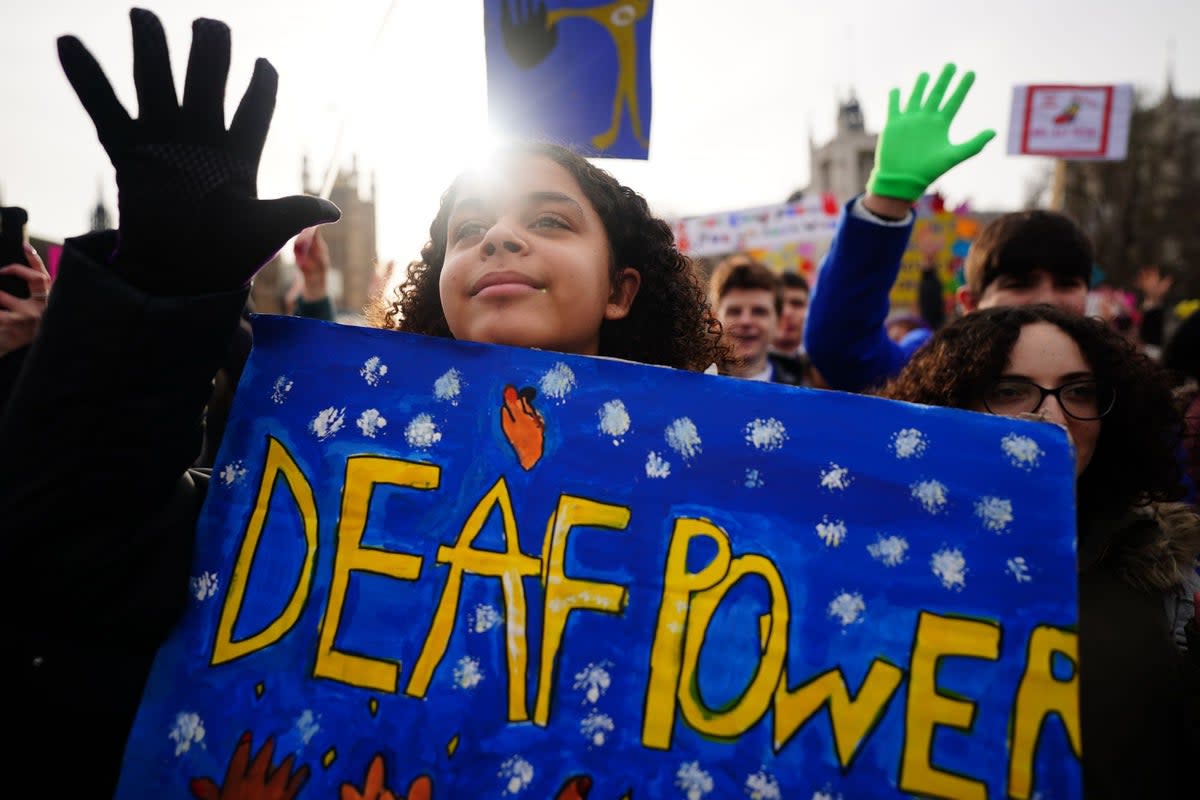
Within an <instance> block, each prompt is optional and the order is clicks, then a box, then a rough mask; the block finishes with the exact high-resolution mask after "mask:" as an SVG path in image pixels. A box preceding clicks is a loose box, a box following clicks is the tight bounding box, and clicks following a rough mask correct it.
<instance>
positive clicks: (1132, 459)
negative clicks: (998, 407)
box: [881, 305, 1184, 512]
mask: <svg viewBox="0 0 1200 800" xmlns="http://www.w3.org/2000/svg"><path fill="white" fill-rule="evenodd" d="M1036 322H1048V323H1050V324H1052V325H1054V326H1056V327H1058V328H1059V329H1060V330H1062V331H1063V332H1064V333H1066V334H1067V335H1068V336H1070V337H1071V339H1072V340H1073V341H1074V342H1075V344H1077V345H1078V346H1079V349H1080V351H1081V352H1082V353H1083V357H1084V359H1085V360H1086V361H1087V363H1088V365H1089V366H1090V367H1091V368H1092V371H1093V372H1094V373H1095V375H1096V378H1097V380H1099V381H1100V382H1101V383H1102V384H1107V385H1109V386H1111V387H1112V388H1113V389H1114V391H1115V392H1116V403H1115V404H1114V405H1113V409H1112V411H1110V412H1109V413H1108V414H1107V415H1106V416H1105V417H1104V418H1103V419H1102V420H1101V423H1100V438H1099V440H1098V441H1097V443H1096V450H1095V452H1094V453H1093V455H1092V459H1091V461H1090V462H1089V463H1088V466H1087V468H1086V469H1085V470H1084V472H1083V474H1082V475H1081V476H1080V478H1079V483H1078V488H1077V497H1078V507H1079V509H1080V511H1087V512H1094V511H1097V510H1102V509H1103V510H1114V511H1117V510H1123V509H1125V508H1128V507H1130V506H1134V505H1142V504H1146V503H1150V502H1156V501H1164V500H1174V499H1178V498H1180V497H1182V496H1183V494H1184V491H1183V486H1182V485H1181V478H1182V472H1181V468H1180V464H1179V461H1178V459H1177V457H1176V451H1177V447H1178V445H1179V441H1180V434H1181V420H1180V416H1179V412H1178V409H1177V405H1176V404H1175V403H1174V401H1173V399H1172V394H1171V385H1170V381H1169V379H1168V375H1167V373H1166V371H1165V370H1163V369H1162V367H1160V366H1159V365H1158V364H1157V363H1156V362H1154V361H1153V360H1151V359H1150V358H1149V357H1148V356H1146V355H1145V354H1143V353H1141V352H1139V351H1138V350H1137V348H1136V347H1135V346H1134V345H1133V344H1132V343H1130V342H1129V341H1128V340H1126V339H1125V338H1124V337H1122V336H1121V335H1120V334H1118V333H1117V332H1116V331H1114V330H1113V329H1112V328H1111V327H1110V326H1109V325H1108V324H1106V323H1104V322H1103V321H1101V320H1098V319H1092V318H1089V317H1083V316H1079V315H1077V314H1070V313H1068V312H1066V311H1063V310H1061V309H1058V308H1054V307H1052V306H1047V305H1031V306H1013V307H1006V308H992V309H987V310H984V311H975V312H973V313H970V314H967V315H966V316H964V317H962V318H961V319H959V320H957V321H956V322H954V323H952V324H950V325H947V326H946V327H944V328H942V329H941V330H939V331H938V332H937V333H936V334H935V335H934V336H933V338H931V339H930V340H929V342H928V343H926V344H925V346H924V347H922V348H921V349H920V350H918V351H917V352H916V354H915V355H914V356H913V358H912V360H911V361H909V362H908V364H907V365H906V366H905V367H904V369H903V370H902V371H901V372H900V374H899V375H898V376H897V377H896V378H895V379H894V380H892V381H891V382H890V383H889V384H887V385H886V386H885V387H884V388H883V389H882V391H881V394H882V395H883V396H884V397H889V398H891V399H894V400H907V401H909V402H913V403H922V404H924V405H932V406H948V407H951V408H972V407H977V406H978V403H979V400H980V398H981V397H982V396H983V392H984V391H985V390H986V388H987V387H988V385H989V384H990V383H991V382H992V381H994V380H995V379H996V378H998V377H999V376H1000V375H1001V374H1002V373H1003V371H1004V369H1005V367H1006V366H1007V365H1008V357H1009V353H1011V352H1012V349H1013V345H1015V344H1016V341H1017V337H1018V336H1019V335H1020V333H1021V329H1022V328H1023V327H1025V326H1026V325H1031V324H1033V323H1036Z"/></svg>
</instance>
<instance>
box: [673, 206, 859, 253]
mask: <svg viewBox="0 0 1200 800" xmlns="http://www.w3.org/2000/svg"><path fill="white" fill-rule="evenodd" d="M840 212H841V207H840V206H839V205H838V203H837V201H836V200H835V199H834V198H833V196H832V195H828V196H824V197H812V198H805V199H804V200H802V201H800V202H798V203H783V204H780V205H777V206H762V207H759V208H747V209H742V210H740V211H726V212H722V213H718V214H709V215H706V216H702V217H684V218H682V219H677V220H675V221H674V223H673V224H672V228H673V229H674V231H675V241H676V243H677V245H678V247H679V250H680V252H683V253H685V254H686V255H689V256H693V257H702V256H712V255H722V254H726V253H732V252H735V251H741V250H775V249H778V248H780V247H783V246H785V245H789V244H797V243H813V244H821V245H828V243H829V242H830V241H831V240H832V239H833V233H834V230H835V229H836V228H837V220H838V214H839V213H840Z"/></svg>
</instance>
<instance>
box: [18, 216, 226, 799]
mask: <svg viewBox="0 0 1200 800" xmlns="http://www.w3.org/2000/svg"><path fill="white" fill-rule="evenodd" d="M112 251H113V241H112V239H111V237H110V236H106V235H102V234H101V235H97V236H88V237H83V238H82V239H78V240H69V241H68V242H67V246H66V249H65V251H64V254H63V260H62V264H61V269H60V273H59V278H58V280H57V281H56V283H55V289H54V295H53V297H52V298H51V300H50V304H49V307H48V308H47V310H46V315H45V317H44V319H43V321H42V326H41V330H40V332H39V334H38V339H37V341H36V342H35V343H34V344H33V346H32V347H31V348H30V351H29V354H28V356H27V361H26V364H25V369H24V370H23V372H22V373H21V377H20V379H19V381H18V382H17V384H16V386H15V388H14V390H13V393H12V396H11V398H10V399H9V403H8V405H7V407H6V408H5V410H4V412H3V416H0V453H3V454H4V457H3V458H0V527H2V528H3V535H2V536H0V563H3V564H4V565H5V573H6V574H5V579H4V580H3V581H0V606H2V607H3V608H5V609H6V610H7V611H6V620H7V622H6V625H5V643H4V647H3V648H0V664H2V665H3V666H2V668H0V669H2V671H3V678H4V680H5V686H6V689H7V692H8V695H9V697H11V698H13V699H14V700H15V702H10V704H6V708H5V715H4V721H5V726H6V728H7V730H8V731H9V732H10V734H11V735H10V737H9V744H8V746H7V748H6V755H5V759H4V760H5V763H7V764H9V765H20V769H21V771H22V773H23V774H26V775H29V776H31V777H33V779H34V780H35V781H36V780H46V779H49V780H52V781H54V780H58V778H57V777H56V776H60V775H62V774H63V773H64V772H66V773H67V774H68V775H69V777H68V778H65V779H64V780H65V781H66V783H64V784H63V786H70V792H69V793H70V794H72V795H74V796H79V797H89V798H101V797H110V796H111V795H112V793H113V791H114V789H115V786H116V780H117V776H118V773H119V769H120V763H121V757H122V754H123V751H124V744H125V739H126V737H127V735H128V733H129V729H130V726H131V724H132V722H133V718H134V715H135V713H136V710H137V706H138V703H139V702H140V700H141V694H142V687H143V684H144V683H145V680H146V678H147V675H148V673H149V670H150V666H151V663H152V661H153V659H154V655H155V653H156V651H157V649H158V647H159V645H161V644H162V643H163V641H164V640H165V638H166V637H167V635H168V633H169V632H170V631H171V629H172V628H173V627H174V625H175V623H176V621H177V620H178V618H179V616H180V614H181V613H182V611H183V610H184V608H185V607H186V603H187V601H188V586H189V578H190V565H191V557H192V545H193V540H194V535H195V523H196V519H197V516H198V514H199V511H200V507H201V505H202V503H203V500H204V495H205V490H206V487H207V482H208V476H207V474H206V473H205V472H203V471H197V470H190V469H189V467H190V465H191V464H192V463H193V462H194V461H195V459H196V457H197V455H198V453H199V451H200V446H201V440H202V429H201V420H202V414H203V409H204V406H205V404H206V403H207V401H208V398H209V395H210V393H211V391H212V378H213V375H214V374H215V373H216V371H217V369H218V368H219V367H220V366H221V364H222V363H224V362H225V357H226V353H225V348H226V346H227V343H228V342H229V341H230V337H231V335H232V333H233V330H234V329H235V328H236V327H237V325H238V319H239V316H240V314H241V310H242V306H243V303H244V302H245V297H246V292H244V291H242V292H231V293H229V294H222V295H208V296H203V297H190V298H189V297H182V298H156V297H151V296H148V295H146V294H144V293H142V292H140V291H138V290H136V289H134V288H132V287H130V286H129V285H128V284H126V283H124V282H123V281H121V280H119V279H117V278H116V277H115V276H114V275H113V274H112V273H111V271H110V270H109V269H108V268H107V267H106V266H104V265H103V261H104V258H105V257H106V254H108V253H111V252H112ZM97 464H102V465H103V468H102V469H98V468H97V466H96V465H97ZM34 776H42V777H41V778H37V777H34Z"/></svg>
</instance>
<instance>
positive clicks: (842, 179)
mask: <svg viewBox="0 0 1200 800" xmlns="http://www.w3.org/2000/svg"><path fill="white" fill-rule="evenodd" d="M878 139H879V135H878V134H875V133H868V132H867V129H866V125H865V124H864V122H863V115H862V107H861V106H860V105H859V104H858V98H856V97H855V96H854V94H853V93H851V95H850V99H849V100H847V101H845V102H844V103H842V104H841V105H840V106H838V114H837V132H836V133H835V134H834V136H833V138H832V139H830V140H829V141H828V142H826V143H825V144H823V145H821V146H820V147H817V146H816V144H815V143H814V142H813V141H812V139H811V138H810V139H809V143H808V150H809V161H808V163H809V185H808V187H807V188H805V189H803V190H801V191H800V192H797V193H794V194H793V195H792V197H791V198H789V201H791V200H794V199H798V198H799V196H800V195H824V194H832V195H833V196H834V197H836V198H837V201H838V202H839V203H845V202H847V201H848V200H850V198H852V197H854V196H855V195H857V194H858V193H860V192H861V191H862V190H863V187H864V186H866V185H867V178H868V177H869V176H870V174H871V167H872V166H874V164H875V143H876V141H878Z"/></svg>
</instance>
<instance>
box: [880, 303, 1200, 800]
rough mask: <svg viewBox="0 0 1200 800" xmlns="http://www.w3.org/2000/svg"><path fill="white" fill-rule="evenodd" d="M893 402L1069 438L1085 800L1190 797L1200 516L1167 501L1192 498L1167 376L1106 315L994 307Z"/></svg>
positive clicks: (919, 367)
mask: <svg viewBox="0 0 1200 800" xmlns="http://www.w3.org/2000/svg"><path fill="white" fill-rule="evenodd" d="M882 393H883V395H884V396H886V397H889V398H892V399H896V400H906V401H909V402H915V403H922V404H925V405H936V406H949V407H953V408H962V409H968V410H973V411H982V412H985V413H990V414H1001V415H1005V416H1014V417H1024V418H1027V419H1042V420H1045V421H1047V422H1052V423H1055V424H1058V425H1060V426H1062V427H1063V428H1065V429H1066V431H1067V434H1068V436H1069V438H1070V440H1071V442H1072V444H1073V446H1074V449H1075V478H1076V487H1077V488H1076V503H1077V519H1078V565H1079V646H1080V650H1079V654H1080V667H1079V669H1080V672H1079V677H1080V700H1081V703H1080V712H1081V722H1082V739H1083V764H1084V786H1085V790H1086V794H1087V797H1089V798H1092V797H1121V798H1127V797H1178V796H1184V795H1181V794H1177V793H1176V791H1177V789H1178V788H1179V787H1180V784H1181V783H1184V782H1185V778H1184V775H1183V765H1184V764H1185V763H1188V761H1190V760H1191V758H1188V757H1193V758H1194V757H1195V756H1197V755H1200V732H1198V731H1197V725H1200V714H1197V706H1198V705H1200V652H1197V651H1200V640H1195V639H1194V640H1193V643H1192V652H1190V653H1189V652H1188V641H1187V640H1188V634H1189V633H1193V626H1194V624H1195V623H1193V622H1191V620H1192V618H1193V617H1194V615H1195V604H1194V596H1195V592H1196V590H1197V589H1200V579H1198V576H1197V572H1196V559H1197V555H1198V554H1200V517H1198V516H1197V515H1196V514H1195V513H1194V511H1193V510H1192V509H1191V508H1190V507H1189V506H1187V505H1185V504H1181V503H1174V502H1170V501H1173V500H1177V499H1178V498H1180V497H1181V496H1182V494H1183V487H1182V485H1181V470H1180V466H1179V463H1178V460H1177V458H1176V447H1177V445H1178V442H1179V436H1180V432H1181V424H1180V418H1179V414H1178V411H1177V407H1176V405H1175V404H1174V403H1173V402H1172V396H1171V389H1170V382H1169V380H1168V378H1167V375H1166V373H1165V372H1164V370H1163V369H1162V368H1161V367H1159V365H1157V364H1156V363H1154V362H1153V361H1151V360H1150V359H1149V358H1147V357H1146V356H1145V355H1143V354H1141V353H1139V352H1137V351H1136V350H1135V348H1134V347H1133V346H1132V345H1131V344H1130V343H1129V342H1128V341H1126V340H1125V339H1123V338H1122V337H1121V336H1120V335H1119V334H1118V333H1117V332H1115V331H1113V330H1112V329H1111V327H1110V326H1108V325H1106V324H1105V323H1103V322H1101V321H1100V320H1096V319H1089V318H1085V317H1082V316H1078V315H1075V314H1070V313H1067V312H1064V311H1061V310H1058V309H1055V308H1052V307H1050V306H1043V305H1037V306H1019V307H1008V308H994V309H989V310H986V311H976V312H973V313H971V314H967V315H966V316H964V317H962V318H961V319H959V320H957V321H956V322H954V323H953V324H951V325H948V326H947V327H945V328H942V329H941V330H940V331H938V332H937V334H935V335H934V337H933V338H932V339H931V340H930V341H929V342H928V343H927V344H926V345H925V346H924V347H923V348H922V349H921V350H919V351H918V352H917V353H916V355H915V356H914V357H913V359H912V360H911V361H910V362H909V363H908V365H907V366H906V367H905V368H904V370H903V371H902V372H901V373H900V374H899V375H898V376H897V377H896V379H895V380H894V381H893V382H892V383H890V384H889V385H888V386H887V387H885V388H884V390H883V392H882ZM1193 635H1194V634H1193ZM1186 784H1187V785H1189V786H1190V787H1191V790H1192V791H1197V779H1195V778H1194V777H1193V778H1187V779H1186ZM1188 796H1193V795H1188Z"/></svg>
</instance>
